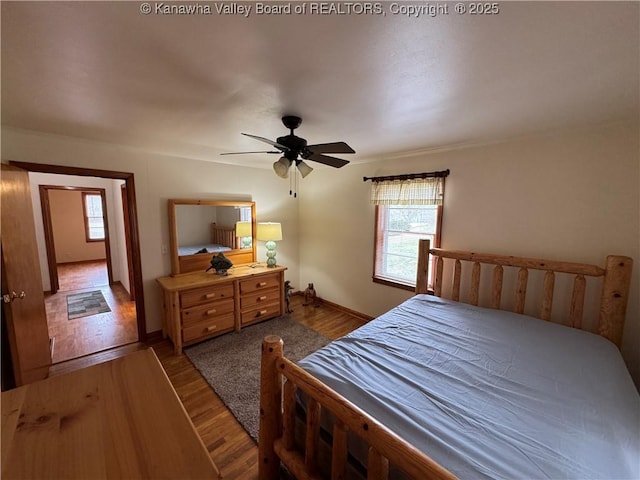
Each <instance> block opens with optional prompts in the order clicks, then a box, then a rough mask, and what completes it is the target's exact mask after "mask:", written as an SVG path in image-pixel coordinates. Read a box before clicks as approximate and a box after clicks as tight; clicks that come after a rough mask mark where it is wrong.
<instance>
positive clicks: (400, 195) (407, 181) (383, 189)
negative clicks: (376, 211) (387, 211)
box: [365, 170, 449, 205]
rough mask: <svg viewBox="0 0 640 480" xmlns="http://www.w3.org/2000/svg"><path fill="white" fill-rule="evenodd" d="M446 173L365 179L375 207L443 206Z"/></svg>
mask: <svg viewBox="0 0 640 480" xmlns="http://www.w3.org/2000/svg"><path fill="white" fill-rule="evenodd" d="M448 173H449V171H448V170H447V171H446V172H431V173H424V174H412V175H397V176H393V177H374V178H365V180H372V181H373V183H372V185H371V203H373V204H374V205H442V199H443V196H444V179H445V177H446V176H447V175H448Z"/></svg>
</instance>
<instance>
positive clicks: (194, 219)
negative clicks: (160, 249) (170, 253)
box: [176, 205, 252, 256]
mask: <svg viewBox="0 0 640 480" xmlns="http://www.w3.org/2000/svg"><path fill="white" fill-rule="evenodd" d="M176 227H177V237H178V255H180V256H182V255H193V254H194V253H216V252H227V251H229V250H234V249H243V248H251V245H252V241H251V207H236V206H212V205H176ZM236 228H239V229H240V231H236Z"/></svg>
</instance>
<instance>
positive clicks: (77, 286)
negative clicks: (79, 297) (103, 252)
mask: <svg viewBox="0 0 640 480" xmlns="http://www.w3.org/2000/svg"><path fill="white" fill-rule="evenodd" d="M57 268H58V286H59V287H60V288H59V289H60V290H61V291H65V292H66V291H69V290H82V289H84V288H90V287H104V286H106V285H109V275H108V273H107V261H106V260H92V261H88V262H73V263H59V264H58V265H57Z"/></svg>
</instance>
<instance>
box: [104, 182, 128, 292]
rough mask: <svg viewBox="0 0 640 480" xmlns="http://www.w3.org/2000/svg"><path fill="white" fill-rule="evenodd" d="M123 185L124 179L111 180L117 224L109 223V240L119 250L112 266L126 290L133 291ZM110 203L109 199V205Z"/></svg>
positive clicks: (112, 261)
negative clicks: (128, 255)
mask: <svg viewBox="0 0 640 480" xmlns="http://www.w3.org/2000/svg"><path fill="white" fill-rule="evenodd" d="M122 185H124V180H115V179H114V180H111V199H112V201H113V213H114V218H115V222H114V223H115V225H114V224H111V223H109V240H110V242H111V243H115V244H116V246H115V249H116V250H117V251H118V256H117V257H113V258H111V263H112V265H111V267H112V268H113V271H114V272H116V271H117V272H118V280H120V283H121V284H122V286H123V287H124V288H125V290H126V291H127V292H129V293H131V286H130V285H129V263H128V261H127V244H126V239H125V236H124V211H123V209H122V190H121V189H122ZM108 204H109V199H107V205H108ZM114 277H115V273H114ZM115 280H116V278H114V281H115Z"/></svg>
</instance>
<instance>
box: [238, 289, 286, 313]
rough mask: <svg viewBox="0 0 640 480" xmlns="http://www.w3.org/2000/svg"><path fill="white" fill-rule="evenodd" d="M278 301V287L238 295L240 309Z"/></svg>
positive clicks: (253, 307)
mask: <svg viewBox="0 0 640 480" xmlns="http://www.w3.org/2000/svg"><path fill="white" fill-rule="evenodd" d="M278 302H280V289H279V288H272V289H270V290H258V291H254V292H251V293H246V294H244V295H242V296H241V297H240V308H241V309H242V310H248V309H255V308H259V307H261V306H263V305H266V304H268V303H278Z"/></svg>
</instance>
